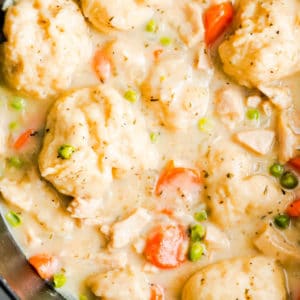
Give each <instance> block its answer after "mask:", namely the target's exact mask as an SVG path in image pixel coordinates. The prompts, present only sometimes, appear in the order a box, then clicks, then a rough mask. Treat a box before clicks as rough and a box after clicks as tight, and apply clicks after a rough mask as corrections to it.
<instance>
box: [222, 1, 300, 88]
mask: <svg viewBox="0 0 300 300" xmlns="http://www.w3.org/2000/svg"><path fill="white" fill-rule="evenodd" d="M296 5H297V1H295V0H288V1H286V0H278V1H273V0H266V1H259V0H242V1H240V7H239V9H238V12H237V23H238V24H237V29H236V31H235V32H234V33H233V35H231V36H230V37H229V39H227V40H225V41H224V42H223V43H222V44H221V45H220V47H219V53H220V57H221V60H222V62H223V66H224V71H225V72H226V73H227V74H228V75H230V76H232V77H233V78H234V79H235V80H236V81H237V82H238V83H240V84H241V85H245V86H247V87H259V86H260V85H262V84H266V83H271V82H272V81H274V80H278V79H281V78H282V77H285V76H288V75H291V74H293V73H295V72H297V71H299V70H300V26H299V24H297V16H296V13H297V11H298V9H297V8H296Z"/></svg>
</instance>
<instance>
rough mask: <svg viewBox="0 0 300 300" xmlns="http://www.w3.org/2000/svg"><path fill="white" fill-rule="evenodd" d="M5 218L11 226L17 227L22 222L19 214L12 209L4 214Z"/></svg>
mask: <svg viewBox="0 0 300 300" xmlns="http://www.w3.org/2000/svg"><path fill="white" fill-rule="evenodd" d="M5 219H6V221H7V222H8V223H9V224H10V225H11V226H12V227H18V226H20V225H21V224H22V220H21V217H20V215H19V214H17V213H15V212H13V211H10V212H8V213H7V214H6V215H5Z"/></svg>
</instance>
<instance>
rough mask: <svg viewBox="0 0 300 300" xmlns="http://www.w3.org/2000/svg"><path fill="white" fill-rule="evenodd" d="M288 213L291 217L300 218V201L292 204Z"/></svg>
mask: <svg viewBox="0 0 300 300" xmlns="http://www.w3.org/2000/svg"><path fill="white" fill-rule="evenodd" d="M286 213H287V214H288V215H289V216H290V217H294V218H298V217H300V199H297V200H295V201H294V202H292V203H291V204H290V205H289V206H288V208H287V210H286Z"/></svg>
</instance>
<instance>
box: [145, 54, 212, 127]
mask: <svg viewBox="0 0 300 300" xmlns="http://www.w3.org/2000/svg"><path fill="white" fill-rule="evenodd" d="M209 81H210V77H209V76H208V75H207V74H206V73H201V72H199V73H198V72H196V71H194V70H193V68H192V67H191V66H190V65H189V64H188V63H187V61H186V58H185V57H183V56H181V57H180V56H179V55H178V57H176V58H175V57H165V58H163V59H162V60H160V61H159V62H157V63H156V64H155V65H154V66H153V69H152V70H151V71H150V74H149V76H148V78H146V80H145V82H144V84H143V86H142V92H143V96H144V98H145V101H147V102H148V103H149V107H150V108H151V109H153V111H154V112H155V113H156V114H157V115H158V119H159V120H160V121H161V122H162V123H163V124H164V125H165V126H167V127H169V128H172V129H182V128H187V127H190V126H192V125H193V124H194V123H195V122H196V121H197V120H198V119H199V118H201V117H202V116H204V115H205V113H206V111H207V108H208V102H209V89H208V86H209Z"/></svg>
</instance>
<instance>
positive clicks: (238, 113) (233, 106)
mask: <svg viewBox="0 0 300 300" xmlns="http://www.w3.org/2000/svg"><path fill="white" fill-rule="evenodd" d="M215 107H216V113H217V114H218V116H219V117H220V120H221V121H222V122H223V123H224V124H225V125H227V126H228V127H229V128H231V129H233V128H234V127H235V126H236V125H237V124H238V123H240V122H242V121H243V119H244V115H245V112H244V95H243V93H242V91H241V90H239V89H238V88H234V87H228V88H222V89H220V90H218V91H217V93H216V97H215Z"/></svg>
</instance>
